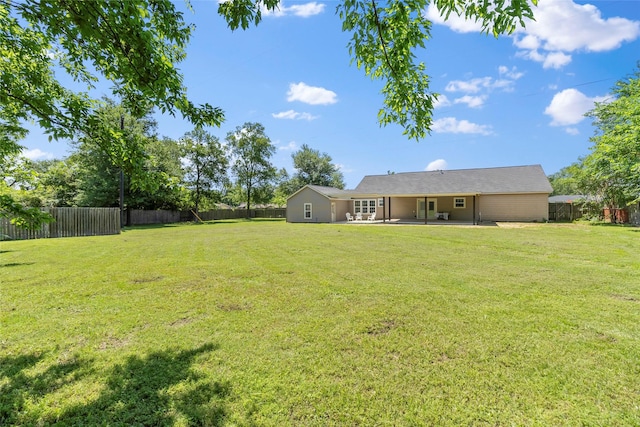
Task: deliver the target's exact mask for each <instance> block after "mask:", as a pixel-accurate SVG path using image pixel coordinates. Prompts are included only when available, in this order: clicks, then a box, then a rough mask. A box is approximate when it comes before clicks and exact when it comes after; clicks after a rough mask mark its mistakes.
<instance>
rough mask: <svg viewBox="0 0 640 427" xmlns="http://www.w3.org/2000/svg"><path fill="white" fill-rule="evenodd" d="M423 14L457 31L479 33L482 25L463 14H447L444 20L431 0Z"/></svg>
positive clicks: (434, 21)
mask: <svg viewBox="0 0 640 427" xmlns="http://www.w3.org/2000/svg"><path fill="white" fill-rule="evenodd" d="M425 16H426V17H427V19H429V21H431V22H433V23H434V24H442V25H446V26H447V27H449V28H451V29H452V30H453V31H455V32H457V33H479V32H480V31H482V25H481V24H480V23H478V22H475V21H469V20H466V19H465V18H464V16H462V17H460V16H458V15H456V14H455V13H452V14H451V15H449V18H448V19H447V20H446V21H445V19H444V17H442V15H440V11H439V10H438V8H437V7H436V6H435V4H434V2H431V3H430V4H429V6H427V10H426V12H425Z"/></svg>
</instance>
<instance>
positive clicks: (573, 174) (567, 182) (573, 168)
mask: <svg viewBox="0 0 640 427" xmlns="http://www.w3.org/2000/svg"><path fill="white" fill-rule="evenodd" d="M582 167H583V166H582V159H580V160H579V161H578V162H576V163H573V164H572V165H570V166H566V167H564V168H562V169H560V170H559V171H558V172H556V173H554V174H551V175H549V176H548V178H549V182H550V183H551V187H552V188H553V192H552V193H551V195H552V196H560V195H562V196H568V195H574V194H581V193H582V192H583V188H582V186H581V176H582V171H581V169H582Z"/></svg>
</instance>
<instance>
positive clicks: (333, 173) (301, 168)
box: [291, 144, 344, 192]
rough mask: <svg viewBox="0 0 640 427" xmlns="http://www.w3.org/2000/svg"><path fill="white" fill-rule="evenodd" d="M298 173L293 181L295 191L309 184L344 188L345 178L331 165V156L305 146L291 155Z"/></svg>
mask: <svg viewBox="0 0 640 427" xmlns="http://www.w3.org/2000/svg"><path fill="white" fill-rule="evenodd" d="M291 158H292V159H293V167H294V168H295V169H296V173H295V174H294V175H293V178H292V180H293V181H294V185H293V186H292V187H293V188H292V189H293V191H294V192H295V191H297V190H298V189H300V188H302V187H304V186H305V185H307V184H315V185H323V186H325V187H335V188H340V189H342V188H344V177H343V175H342V172H340V170H339V169H338V167H337V166H336V165H334V164H333V163H331V160H332V159H331V156H329V155H328V154H327V153H320V151H318V150H314V149H312V148H310V147H309V146H308V145H307V144H303V145H302V147H300V150H298V151H296V152H295V153H293V154H292V155H291Z"/></svg>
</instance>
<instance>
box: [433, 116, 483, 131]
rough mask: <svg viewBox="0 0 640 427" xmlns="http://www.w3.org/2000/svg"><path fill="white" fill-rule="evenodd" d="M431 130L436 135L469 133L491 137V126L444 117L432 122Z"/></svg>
mask: <svg viewBox="0 0 640 427" xmlns="http://www.w3.org/2000/svg"><path fill="white" fill-rule="evenodd" d="M431 130H432V131H434V132H436V133H471V134H480V135H491V134H493V131H492V130H491V126H486V125H479V124H476V123H471V122H469V121H467V120H458V119H456V118H454V117H444V118H442V119H438V120H434V122H433V125H432V126H431Z"/></svg>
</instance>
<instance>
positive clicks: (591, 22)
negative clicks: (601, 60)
mask: <svg viewBox="0 0 640 427" xmlns="http://www.w3.org/2000/svg"><path fill="white" fill-rule="evenodd" d="M534 16H535V21H532V20H526V27H525V29H520V30H518V33H520V34H524V36H523V37H529V39H531V38H535V39H536V40H537V42H538V43H539V45H540V47H541V48H542V49H544V50H546V51H549V52H574V51H577V50H586V51H589V52H604V51H608V50H613V49H617V48H618V47H620V45H621V44H622V43H623V42H630V41H633V40H635V39H636V38H638V37H639V36H640V21H631V20H629V19H626V18H619V17H613V18H607V19H605V18H603V17H602V15H601V13H600V10H599V9H598V8H597V7H596V6H594V5H591V4H576V3H574V2H573V1H567V0H565V1H559V0H540V2H539V4H538V7H536V8H535V9H534ZM520 40H521V39H520V38H519V37H516V38H515V40H514V43H515V44H516V46H518V47H521V48H523V47H522V46H520V45H519V44H520ZM526 43H527V44H530V43H531V41H528V42H526Z"/></svg>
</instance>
